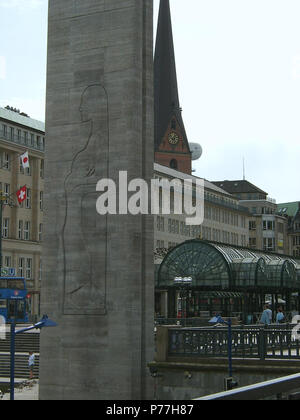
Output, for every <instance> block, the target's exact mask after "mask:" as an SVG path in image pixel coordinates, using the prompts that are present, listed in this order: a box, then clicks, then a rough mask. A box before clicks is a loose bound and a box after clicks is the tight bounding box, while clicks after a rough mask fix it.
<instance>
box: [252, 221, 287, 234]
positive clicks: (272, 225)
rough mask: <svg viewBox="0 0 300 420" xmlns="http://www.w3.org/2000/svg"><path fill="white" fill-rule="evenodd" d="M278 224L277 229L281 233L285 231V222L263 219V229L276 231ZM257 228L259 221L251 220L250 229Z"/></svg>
mask: <svg viewBox="0 0 300 420" xmlns="http://www.w3.org/2000/svg"><path fill="white" fill-rule="evenodd" d="M276 225H277V230H278V232H279V233H283V231H284V225H283V223H277V224H276V222H275V220H263V221H262V229H263V230H272V231H275V230H276ZM256 229H257V223H256V221H255V220H250V221H249V230H256Z"/></svg>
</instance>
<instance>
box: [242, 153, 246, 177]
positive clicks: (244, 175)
mask: <svg viewBox="0 0 300 420" xmlns="http://www.w3.org/2000/svg"><path fill="white" fill-rule="evenodd" d="M243 180H244V181H245V180H246V174H245V158H244V157H243Z"/></svg>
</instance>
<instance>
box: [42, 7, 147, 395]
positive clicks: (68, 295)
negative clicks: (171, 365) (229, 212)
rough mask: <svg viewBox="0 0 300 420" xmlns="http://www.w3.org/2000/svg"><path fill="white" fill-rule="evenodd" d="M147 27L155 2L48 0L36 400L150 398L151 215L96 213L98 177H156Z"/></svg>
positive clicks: (121, 204) (145, 178) (114, 179)
mask: <svg viewBox="0 0 300 420" xmlns="http://www.w3.org/2000/svg"><path fill="white" fill-rule="evenodd" d="M152 24H153V5H152V0H84V1H83V0H49V29H48V30H49V33H48V64H47V101H46V165H45V191H44V196H45V205H44V237H43V260H42V261H43V271H42V273H43V274H42V286H41V311H42V313H43V314H47V315H48V316H49V317H50V318H51V319H53V320H54V321H56V322H57V323H58V326H57V327H56V328H53V329H51V328H49V329H47V330H45V331H43V330H42V332H41V350H40V399H56V400H57V399H101V400H141V399H151V398H153V396H152V386H151V379H150V375H149V371H148V368H147V362H149V361H151V360H152V359H153V311H154V274H153V221H152V217H151V216H150V215H146V214H143V215H142V214H138V215H131V214H120V212H117V214H104V215H100V214H99V213H98V212H97V211H96V202H97V198H98V197H99V194H100V193H99V192H97V190H96V187H97V183H98V182H99V181H100V180H103V179H110V180H112V181H114V182H115V184H116V185H117V186H118V179H119V173H120V171H127V174H128V180H130V179H136V178H140V179H143V180H146V181H147V182H150V179H151V178H152V177H153V158H154V153H153V150H154V146H153V92H152V89H153V76H152V72H153V67H152V66H153V64H152V63H153V55H152V49H153V37H152V33H153V26H152ZM119 193H120V195H122V193H124V191H121V192H119ZM123 195H124V194H123ZM118 197H119V196H118ZM120 201H121V199H120ZM117 202H118V205H120V206H121V207H122V209H123V210H124V204H125V203H124V202H122V203H121V202H119V200H118V199H117ZM117 208H118V207H117ZM122 213H126V212H124V211H123V212H122ZM149 384H150V385H149Z"/></svg>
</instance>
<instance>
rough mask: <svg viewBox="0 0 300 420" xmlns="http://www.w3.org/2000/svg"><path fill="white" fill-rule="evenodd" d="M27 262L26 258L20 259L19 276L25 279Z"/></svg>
mask: <svg viewBox="0 0 300 420" xmlns="http://www.w3.org/2000/svg"><path fill="white" fill-rule="evenodd" d="M24 269H25V261H24V258H19V267H18V274H19V276H20V277H24Z"/></svg>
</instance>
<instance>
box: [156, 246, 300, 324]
mask: <svg viewBox="0 0 300 420" xmlns="http://www.w3.org/2000/svg"><path fill="white" fill-rule="evenodd" d="M175 278H177V279H178V278H190V279H191V281H190V283H189V284H188V286H185V287H182V288H181V290H180V289H179V288H178V281H177V282H176V281H174V279H175ZM156 290H157V291H161V292H164V293H167V295H168V316H169V317H176V316H178V294H180V293H182V292H184V293H185V295H186V299H185V300H186V306H185V308H181V314H179V316H188V317H197V316H200V315H201V314H202V313H204V312H205V313H209V316H213V315H214V314H215V313H217V312H218V313H221V314H222V315H223V316H234V315H239V317H240V318H241V319H243V320H245V321H246V320H247V319H249V317H250V318H251V317H255V316H256V317H257V316H258V314H259V313H260V312H261V311H262V308H263V305H264V303H265V302H266V301H269V302H270V303H271V304H272V306H273V308H274V309H275V307H278V306H280V305H282V304H284V305H285V307H284V310H285V311H286V312H289V313H292V312H293V311H299V303H300V301H299V294H300V261H299V260H295V259H293V258H292V257H288V256H285V255H280V254H273V253H266V252H263V251H256V250H253V249H249V248H243V247H235V246H230V245H225V244H220V243H215V242H207V241H203V240H200V239H195V240H191V241H187V242H184V243H182V244H180V245H178V246H177V247H175V248H173V249H172V250H171V251H170V252H168V254H167V255H166V256H165V258H164V259H163V261H162V263H161V265H160V267H159V270H158V274H157V283H156ZM183 311H185V313H183Z"/></svg>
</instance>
